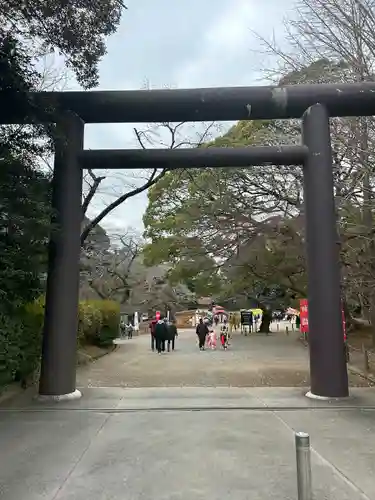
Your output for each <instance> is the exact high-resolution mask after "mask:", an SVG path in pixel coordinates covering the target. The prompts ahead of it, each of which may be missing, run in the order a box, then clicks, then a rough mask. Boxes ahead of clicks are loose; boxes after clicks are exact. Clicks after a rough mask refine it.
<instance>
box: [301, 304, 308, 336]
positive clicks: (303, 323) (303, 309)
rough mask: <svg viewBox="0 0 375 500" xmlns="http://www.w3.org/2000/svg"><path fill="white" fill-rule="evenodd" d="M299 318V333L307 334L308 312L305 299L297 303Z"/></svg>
mask: <svg viewBox="0 0 375 500" xmlns="http://www.w3.org/2000/svg"><path fill="white" fill-rule="evenodd" d="M299 317H300V320H301V323H300V331H301V333H309V310H308V303H307V299H301V300H300V301H299Z"/></svg>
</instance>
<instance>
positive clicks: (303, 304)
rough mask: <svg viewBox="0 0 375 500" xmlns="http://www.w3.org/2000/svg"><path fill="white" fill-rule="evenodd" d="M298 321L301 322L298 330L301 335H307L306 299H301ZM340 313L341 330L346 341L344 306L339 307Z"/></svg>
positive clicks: (307, 313) (307, 311)
mask: <svg viewBox="0 0 375 500" xmlns="http://www.w3.org/2000/svg"><path fill="white" fill-rule="evenodd" d="M299 306H300V315H299V317H300V320H301V326H300V330H301V333H309V305H308V301H307V299H301V300H300V303H299ZM341 312H342V329H343V332H344V341H346V323H345V313H344V305H343V304H342V305H341Z"/></svg>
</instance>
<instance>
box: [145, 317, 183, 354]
mask: <svg viewBox="0 0 375 500" xmlns="http://www.w3.org/2000/svg"><path fill="white" fill-rule="evenodd" d="M150 334H151V350H152V351H155V350H156V352H158V353H159V354H161V353H163V352H166V351H167V352H170V351H171V350H172V351H174V349H175V342H176V337H177V336H178V332H177V326H176V323H175V322H174V321H169V320H168V318H164V319H161V318H159V319H157V318H155V319H153V320H152V321H151V323H150Z"/></svg>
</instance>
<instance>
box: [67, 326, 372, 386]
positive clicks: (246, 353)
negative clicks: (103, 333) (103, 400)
mask: <svg viewBox="0 0 375 500" xmlns="http://www.w3.org/2000/svg"><path fill="white" fill-rule="evenodd" d="M308 371H309V368H308V352H307V350H306V349H305V348H304V347H303V346H302V345H301V343H300V342H299V341H298V339H297V334H291V335H289V336H286V335H285V333H282V332H280V333H273V334H271V335H269V336H265V335H261V334H253V335H250V336H246V337H245V336H243V335H240V334H239V333H237V334H235V335H234V336H233V339H232V342H231V346H230V348H229V349H228V350H227V351H223V350H222V349H221V348H218V349H217V350H216V351H208V350H206V351H204V352H200V351H199V350H198V347H197V342H196V336H195V333H194V331H193V330H182V331H181V332H180V335H179V337H178V339H177V342H176V350H175V351H174V352H171V353H164V354H161V355H158V354H157V353H155V352H152V351H151V349H150V337H149V335H142V336H139V337H135V338H133V339H131V340H124V341H123V343H122V344H121V345H119V347H118V349H117V350H116V351H115V352H113V353H112V354H109V355H107V356H104V357H103V358H101V359H99V360H98V361H96V362H94V363H92V364H91V365H88V366H85V367H82V368H80V369H79V371H78V373H77V386H78V387H165V386H175V387H176V386H189V387H220V386H222V387H225V386H235V387H256V386H276V387H294V386H308V385H309V376H308ZM350 383H351V385H352V386H368V383H367V382H366V381H365V380H363V379H361V378H360V377H358V376H356V375H350Z"/></svg>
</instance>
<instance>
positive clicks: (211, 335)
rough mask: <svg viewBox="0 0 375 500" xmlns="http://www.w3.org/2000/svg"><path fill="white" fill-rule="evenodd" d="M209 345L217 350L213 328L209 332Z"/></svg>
mask: <svg viewBox="0 0 375 500" xmlns="http://www.w3.org/2000/svg"><path fill="white" fill-rule="evenodd" d="M207 345H208V347H211V349H216V333H215V330H214V329H213V328H210V329H209V331H208V337H207Z"/></svg>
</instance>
